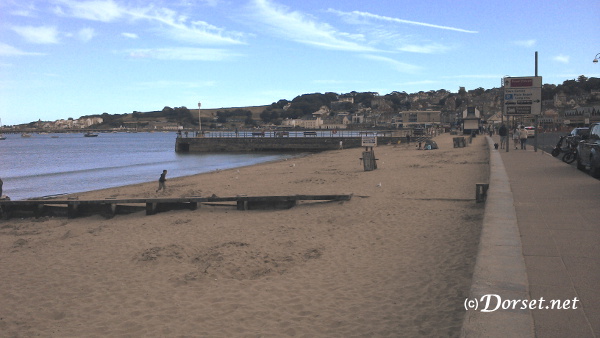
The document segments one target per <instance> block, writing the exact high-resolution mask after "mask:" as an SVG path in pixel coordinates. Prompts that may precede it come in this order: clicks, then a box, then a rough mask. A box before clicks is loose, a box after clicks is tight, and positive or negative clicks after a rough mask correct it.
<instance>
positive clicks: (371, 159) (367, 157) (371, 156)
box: [362, 147, 377, 171]
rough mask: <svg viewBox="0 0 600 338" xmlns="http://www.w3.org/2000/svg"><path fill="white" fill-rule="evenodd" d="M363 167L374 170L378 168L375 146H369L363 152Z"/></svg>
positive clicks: (366, 169)
mask: <svg viewBox="0 0 600 338" xmlns="http://www.w3.org/2000/svg"><path fill="white" fill-rule="evenodd" d="M362 161H363V167H364V169H365V171H373V170H375V169H377V159H376V158H375V151H373V147H370V150H369V147H367V148H366V149H365V151H363V153H362Z"/></svg>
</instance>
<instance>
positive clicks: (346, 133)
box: [177, 130, 409, 138]
mask: <svg viewBox="0 0 600 338" xmlns="http://www.w3.org/2000/svg"><path fill="white" fill-rule="evenodd" d="M408 134H409V132H408V131H397V130H385V131H382V130H378V131H358V130H318V131H313V130H302V131H279V130H276V131H271V130H269V131H237V132H236V131H205V132H203V133H202V134H200V135H201V137H215V138H253V137H272V138H286V137H332V138H333V137H362V136H380V137H384V136H386V137H403V136H406V135H408ZM200 135H199V134H198V133H196V132H190V133H187V136H182V135H181V134H178V135H177V137H198V136H200Z"/></svg>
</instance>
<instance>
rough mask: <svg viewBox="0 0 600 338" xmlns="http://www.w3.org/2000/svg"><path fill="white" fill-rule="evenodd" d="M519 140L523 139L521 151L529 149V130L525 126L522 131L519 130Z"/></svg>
mask: <svg viewBox="0 0 600 338" xmlns="http://www.w3.org/2000/svg"><path fill="white" fill-rule="evenodd" d="M519 138H520V139H521V149H522V150H526V149H527V129H525V126H521V130H519Z"/></svg>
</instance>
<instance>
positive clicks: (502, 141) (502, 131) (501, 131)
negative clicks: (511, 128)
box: [498, 123, 508, 149]
mask: <svg viewBox="0 0 600 338" xmlns="http://www.w3.org/2000/svg"><path fill="white" fill-rule="evenodd" d="M498 134H499V135H500V149H504V144H506V146H507V147H508V142H507V141H508V140H507V136H508V128H506V126H505V125H504V123H502V125H501V126H500V129H498Z"/></svg>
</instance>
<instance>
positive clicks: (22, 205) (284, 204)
mask: <svg viewBox="0 0 600 338" xmlns="http://www.w3.org/2000/svg"><path fill="white" fill-rule="evenodd" d="M351 198H352V194H350V195H348V194H346V195H284V196H233V197H184V198H126V199H112V198H111V199H104V200H74V199H67V200H59V199H56V200H49V199H38V200H24V201H0V212H1V213H2V217H3V218H10V217H12V214H13V213H14V212H21V213H32V214H33V215H34V216H35V217H41V216H44V215H51V216H56V215H57V214H59V213H55V212H51V211H50V210H57V208H66V215H67V217H68V218H75V217H80V216H84V215H94V214H101V215H104V216H105V217H114V216H115V215H116V214H118V213H119V214H126V213H131V212H136V211H139V210H140V209H141V208H142V207H140V206H135V204H143V205H144V206H145V207H143V208H144V209H145V210H146V215H154V214H156V213H159V212H165V211H171V210H184V209H188V210H197V209H198V208H200V206H201V205H202V203H214V202H236V206H237V209H238V210H256V209H289V208H292V207H293V206H295V205H296V204H297V202H298V201H300V200H307V201H309V200H312V201H349V200H350V199H351Z"/></svg>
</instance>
